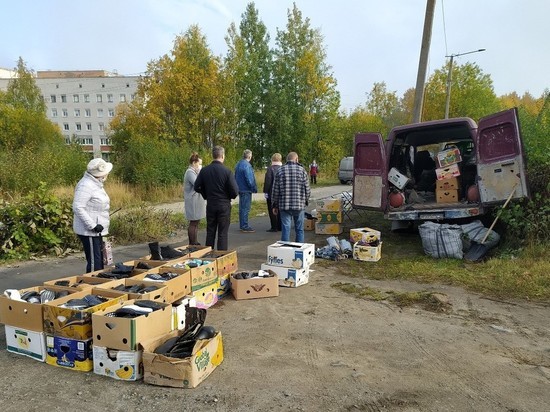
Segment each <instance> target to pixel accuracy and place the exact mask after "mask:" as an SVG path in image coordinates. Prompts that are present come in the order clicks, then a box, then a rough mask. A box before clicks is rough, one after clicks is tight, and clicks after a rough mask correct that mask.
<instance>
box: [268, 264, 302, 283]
mask: <svg viewBox="0 0 550 412" xmlns="http://www.w3.org/2000/svg"><path fill="white" fill-rule="evenodd" d="M261 269H262V270H271V271H273V272H275V273H276V274H277V277H278V279H279V286H283V287H287V288H297V287H298V286H302V285H305V284H306V283H308V282H309V271H310V269H309V268H302V269H294V268H286V267H282V266H273V265H268V264H266V263H262V266H261Z"/></svg>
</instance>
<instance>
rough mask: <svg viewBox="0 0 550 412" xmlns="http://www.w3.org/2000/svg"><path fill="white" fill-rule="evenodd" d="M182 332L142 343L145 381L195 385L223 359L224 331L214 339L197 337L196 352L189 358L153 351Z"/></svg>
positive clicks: (154, 383)
mask: <svg viewBox="0 0 550 412" xmlns="http://www.w3.org/2000/svg"><path fill="white" fill-rule="evenodd" d="M181 333H182V332H181V331H174V332H171V333H170V334H168V335H166V336H164V337H162V338H159V339H155V340H151V341H148V342H146V343H145V344H144V345H142V347H143V380H144V382H146V383H148V384H151V385H157V386H170V387H174V388H196V387H197V386H198V385H199V384H200V383H201V382H203V381H204V380H205V379H206V378H207V377H208V376H210V374H211V373H212V372H213V371H214V369H216V368H217V367H218V366H219V365H220V364H221V363H222V361H223V341H222V334H221V332H217V333H216V335H215V336H214V337H213V338H212V339H204V340H199V341H197V343H196V344H195V347H194V348H193V355H192V356H190V357H188V358H183V359H179V358H171V357H168V356H164V355H159V354H157V353H154V350H155V349H156V348H157V347H158V346H160V345H161V344H163V343H164V342H166V341H167V340H168V339H170V338H173V337H176V336H178V335H180V334H181Z"/></svg>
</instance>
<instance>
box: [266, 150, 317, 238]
mask: <svg viewBox="0 0 550 412" xmlns="http://www.w3.org/2000/svg"><path fill="white" fill-rule="evenodd" d="M310 195H311V189H310V187H309V179H308V174H307V172H306V170H305V169H304V168H303V166H302V165H300V164H299V163H298V154H297V153H296V152H290V153H289V154H288V155H287V157H286V164H285V165H283V166H281V167H280V168H279V170H277V173H276V174H275V179H274V181H273V189H272V192H271V199H272V200H271V202H272V207H273V213H274V214H275V215H277V214H278V213H280V214H281V228H282V231H281V240H282V241H285V242H288V241H289V240H290V227H291V225H292V221H294V230H295V231H296V242H299V243H303V242H304V214H305V209H306V206H307V203H308V200H309V196H310Z"/></svg>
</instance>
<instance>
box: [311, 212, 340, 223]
mask: <svg viewBox="0 0 550 412" xmlns="http://www.w3.org/2000/svg"><path fill="white" fill-rule="evenodd" d="M343 221H344V220H343V215H342V212H319V211H318V212H317V223H342V222H343Z"/></svg>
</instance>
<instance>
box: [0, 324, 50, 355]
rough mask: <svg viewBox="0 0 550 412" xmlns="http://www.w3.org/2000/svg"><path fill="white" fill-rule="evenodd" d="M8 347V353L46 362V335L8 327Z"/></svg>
mask: <svg viewBox="0 0 550 412" xmlns="http://www.w3.org/2000/svg"><path fill="white" fill-rule="evenodd" d="M5 330H6V346H7V349H8V352H12V353H17V354H18V355H25V356H28V357H29V358H32V359H35V360H38V361H41V362H44V360H45V359H46V334H45V333H44V332H35V331H32V330H27V329H23V328H18V327H15V326H9V325H6V328H5Z"/></svg>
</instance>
